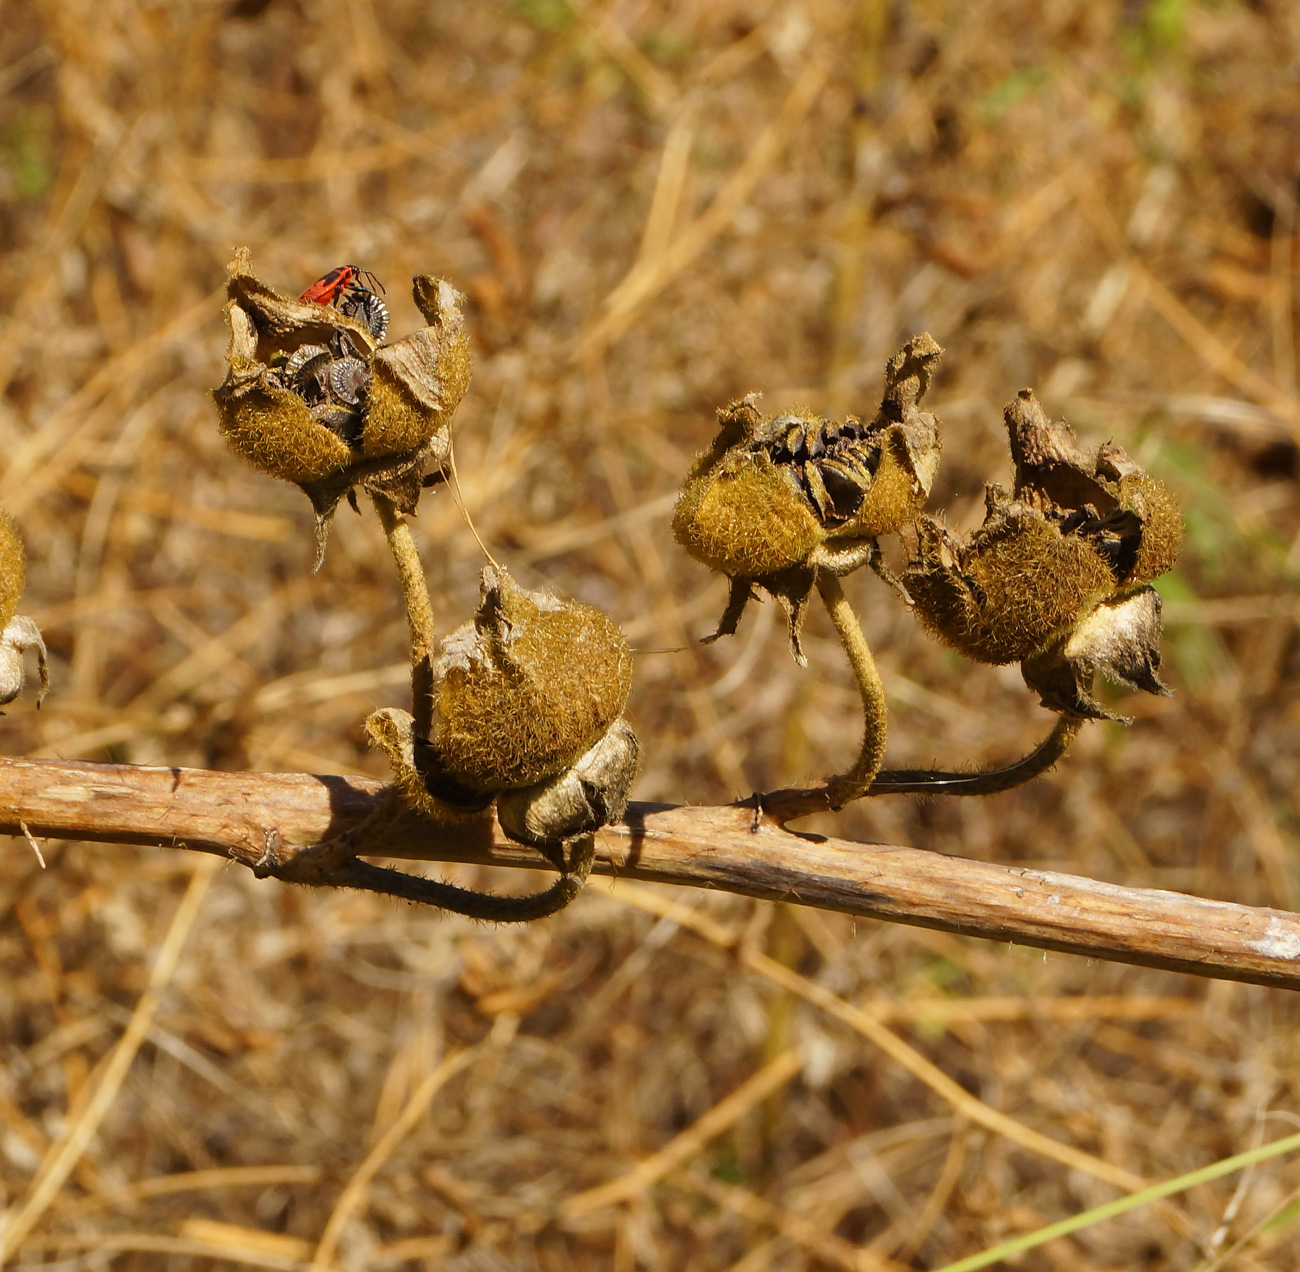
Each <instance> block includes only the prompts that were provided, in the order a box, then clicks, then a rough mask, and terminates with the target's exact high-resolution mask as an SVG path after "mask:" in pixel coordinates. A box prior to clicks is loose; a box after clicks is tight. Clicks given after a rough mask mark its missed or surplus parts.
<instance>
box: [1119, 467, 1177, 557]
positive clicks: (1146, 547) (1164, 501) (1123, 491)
mask: <svg viewBox="0 0 1300 1272" xmlns="http://www.w3.org/2000/svg"><path fill="white" fill-rule="evenodd" d="M1119 500H1120V505H1121V507H1124V508H1128V509H1131V510H1132V511H1133V512H1135V513H1137V515H1138V516H1139V517H1140V518H1141V519H1142V546H1141V547H1139V548H1138V553H1137V561H1136V562H1135V564H1134V566H1133V572H1132V573H1131V574H1130V575H1129V578H1128V579H1127V580H1126V582H1129V583H1150V582H1152V581H1154V580H1155V579H1158V578H1159V577H1160V576H1161V575H1162V574H1165V573H1166V572H1168V571H1169V570H1172V569H1173V567H1174V564H1175V562H1176V561H1177V560H1178V555H1179V553H1180V552H1181V551H1182V549H1183V514H1182V512H1181V511H1180V510H1179V507H1178V501H1177V500H1176V499H1175V498H1174V497H1173V495H1172V494H1170V493H1169V488H1168V487H1167V486H1166V485H1165V484H1164V482H1162V481H1157V480H1156V478H1154V477H1151V476H1148V475H1147V474H1146V473H1142V474H1140V475H1136V476H1132V477H1124V478H1122V479H1121V480H1120V484H1119Z"/></svg>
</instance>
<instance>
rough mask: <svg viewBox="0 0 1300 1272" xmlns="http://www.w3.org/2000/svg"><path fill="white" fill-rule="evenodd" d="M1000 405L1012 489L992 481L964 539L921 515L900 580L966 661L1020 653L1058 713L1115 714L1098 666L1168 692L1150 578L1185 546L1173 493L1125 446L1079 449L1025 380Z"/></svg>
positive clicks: (1005, 659)
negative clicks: (979, 519) (1100, 693)
mask: <svg viewBox="0 0 1300 1272" xmlns="http://www.w3.org/2000/svg"><path fill="white" fill-rule="evenodd" d="M1004 414H1005V420H1006V425H1007V431H1008V434H1009V436H1010V440H1011V455H1012V459H1013V460H1014V462H1015V467H1016V481H1015V490H1014V493H1013V494H1012V495H1008V493H1007V492H1006V491H1005V490H1003V489H1001V488H1000V487H998V486H996V485H991V486H989V488H988V493H987V496H986V511H985V518H984V524H983V525H982V526H981V527H980V528H979V529H978V530H976V531H975V532H974V533H973V534H972V535H970V537H969V538H968V539H966V540H964V541H963V540H962V539H960V538H959V537H958V536H957V535H955V534H953V533H952V532H951V531H949V530H948V529H947V528H946V527H945V526H943V525H942V524H941V523H939V522H938V521H936V520H934V519H933V518H931V517H924V518H922V519H921V520H920V521H919V523H918V526H917V534H916V544H915V548H914V550H913V553H912V560H911V563H910V565H909V568H908V570H907V573H906V574H905V575H904V578H903V582H904V585H905V586H906V588H907V590H908V593H909V594H910V595H911V597H912V599H913V601H914V603H915V612H916V614H917V617H918V618H919V619H920V620H921V622H922V624H923V625H924V626H925V627H926V628H927V629H928V630H930V631H931V632H932V633H933V634H934V635H936V636H938V637H939V638H940V639H941V640H943V641H944V642H946V643H947V644H949V645H951V646H952V647H953V648H954V649H957V650H958V651H960V652H961V653H963V654H965V655H966V656H967V657H969V658H973V659H975V660H977V661H979V662H987V663H1011V662H1019V663H1020V664H1021V669H1022V671H1023V674H1024V676H1025V679H1026V681H1027V682H1028V684H1029V685H1030V687H1031V688H1034V689H1036V690H1038V692H1039V693H1040V695H1041V696H1042V701H1043V705H1044V706H1046V707H1049V708H1051V709H1052V710H1055V711H1060V712H1064V713H1066V714H1070V715H1078V716H1086V717H1091V718H1109V717H1108V713H1107V712H1106V711H1104V710H1103V708H1102V707H1101V706H1100V704H1098V703H1097V702H1096V701H1095V700H1094V699H1093V698H1092V696H1091V685H1092V678H1093V674H1094V672H1096V671H1101V672H1103V673H1104V674H1106V675H1108V676H1109V677H1111V678H1112V679H1114V680H1118V681H1120V682H1121V683H1123V684H1126V685H1130V686H1132V687H1134V688H1138V689H1144V690H1146V691H1147V692H1149V693H1165V692H1167V690H1166V689H1165V687H1164V686H1163V685H1162V684H1161V683H1160V679H1159V676H1158V674H1157V673H1158V671H1159V667H1160V653H1159V639H1160V599H1159V597H1158V596H1157V595H1156V593H1155V592H1154V591H1153V590H1152V589H1151V588H1150V586H1149V584H1150V582H1151V581H1152V580H1153V579H1155V578H1156V577H1158V575H1160V574H1161V573H1163V572H1164V571H1166V570H1168V569H1169V568H1170V566H1172V565H1173V563H1174V561H1175V559H1176V558H1177V555H1178V551H1179V548H1180V547H1181V545H1182V518H1181V515H1180V514H1179V511H1178V505H1177V504H1176V502H1175V501H1174V499H1173V496H1172V495H1171V494H1170V493H1169V491H1168V490H1167V489H1166V488H1165V487H1164V485H1162V484H1161V483H1160V482H1159V481H1157V480H1156V479H1155V478H1153V477H1151V476H1150V475H1149V474H1147V473H1146V472H1145V470H1143V469H1142V468H1141V466H1140V465H1138V464H1136V463H1135V462H1134V461H1133V460H1131V459H1130V458H1129V457H1128V455H1127V454H1125V452H1124V451H1123V450H1122V449H1120V448H1119V447H1118V446H1114V445H1111V444H1110V443H1107V444H1105V445H1103V446H1100V447H1098V448H1097V449H1096V450H1095V451H1085V450H1082V449H1080V447H1079V446H1078V444H1077V442H1076V440H1075V436H1074V432H1073V430H1072V429H1071V428H1070V426H1069V425H1068V424H1066V423H1065V422H1064V421H1063V420H1057V421H1049V420H1048V419H1047V417H1046V416H1045V415H1044V413H1043V410H1042V407H1041V406H1040V405H1039V404H1038V402H1037V400H1036V399H1035V398H1034V395H1033V393H1032V392H1030V390H1028V389H1025V390H1023V391H1022V392H1021V393H1020V395H1019V396H1018V397H1017V398H1016V400H1015V401H1014V402H1012V403H1010V404H1009V405H1008V406H1007V408H1006V411H1005V413H1004Z"/></svg>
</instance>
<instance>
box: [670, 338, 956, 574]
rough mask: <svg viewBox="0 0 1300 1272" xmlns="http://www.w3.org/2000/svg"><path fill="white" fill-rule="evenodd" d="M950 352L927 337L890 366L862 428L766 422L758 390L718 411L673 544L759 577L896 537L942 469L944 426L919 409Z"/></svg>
mask: <svg viewBox="0 0 1300 1272" xmlns="http://www.w3.org/2000/svg"><path fill="white" fill-rule="evenodd" d="M942 353H943V350H942V349H940V347H939V345H938V344H937V342H936V341H935V340H934V338H933V337H932V336H931V335H930V334H929V332H922V333H921V334H920V335H919V336H913V337H912V339H911V340H909V341H908V342H907V343H906V344H905V345H904V346H903V348H902V349H900V350H899V352H898V353H896V354H895V355H894V356H893V357H892V358H891V359H890V360H889V363H888V364H887V365H886V368H885V390H884V395H883V397H882V400H881V404H880V409H879V410H878V411H877V413H876V417H875V419H874V420H873V421H872V422H871V423H870V424H869V425H866V426H865V427H864V426H863V425H862V423H861V421H860V420H859V419H858V418H857V417H856V416H850V417H849V418H848V419H847V420H846V421H845V422H844V424H842V425H835V424H832V423H831V422H830V421H829V420H826V419H823V418H821V417H820V416H817V415H815V414H813V413H812V412H810V411H793V412H787V413H784V414H781V415H769V416H763V415H761V414H760V413H759V411H758V407H757V405H756V401H757V398H756V395H751V396H750V397H747V398H744V399H742V400H741V401H738V402H733V403H731V405H730V406H727V407H726V408H724V409H723V410H721V411H719V412H718V423H719V429H718V434H717V436H716V437H715V438H714V440H713V445H712V446H710V448H709V449H708V450H707V451H705V452H703V453H702V454H701V455H700V456H699V457H698V458H697V460H696V461H695V464H694V466H693V467H692V469H691V472H690V474H689V476H688V477H687V478H686V482H685V484H684V485H683V487H682V493H681V495H680V497H679V498H678V500H677V507H676V508H675V510H674V512H673V535H674V537H675V538H676V539H677V542H678V543H680V544H681V545H682V547H684V548H685V549H686V551H687V552H689V553H690V554H691V556H693V557H694V558H695V559H696V560H697V561H699V562H701V563H702V564H704V565H707V566H708V567H709V568H710V569H714V570H718V571H720V572H722V573H723V574H727V575H729V576H730V577H732V578H744V579H756V580H762V579H763V578H765V577H767V576H770V575H772V574H776V573H777V572H779V571H781V570H788V569H790V568H791V567H793V566H799V565H803V564H804V563H805V562H806V561H807V560H808V557H809V554H810V553H812V552H813V551H814V550H815V549H816V548H817V547H818V546H819V545H820V544H822V543H825V542H827V541H828V540H832V539H862V538H876V537H877V536H879V535H884V534H895V533H897V532H898V530H899V529H901V528H902V526H904V525H905V524H907V523H908V522H910V521H911V520H912V519H913V518H914V517H915V516H916V514H917V513H918V512H919V511H920V510H921V508H922V507H923V506H924V504H925V500H926V496H927V495H928V494H929V493H930V487H931V485H932V484H933V481H934V473H935V469H936V468H937V466H938V457H939V429H938V424H939V422H938V420H937V419H936V418H935V417H934V416H933V415H931V414H929V413H928V412H924V411H921V410H920V409H919V407H918V403H919V402H920V399H921V397H922V396H923V395H924V394H925V392H926V390H927V389H928V388H929V386H930V380H931V378H932V376H933V373H934V369H935V366H936V365H937V364H938V360H939V357H940V356H941V355H942ZM832 482H834V483H835V485H834V487H833V488H831V486H830V483H832Z"/></svg>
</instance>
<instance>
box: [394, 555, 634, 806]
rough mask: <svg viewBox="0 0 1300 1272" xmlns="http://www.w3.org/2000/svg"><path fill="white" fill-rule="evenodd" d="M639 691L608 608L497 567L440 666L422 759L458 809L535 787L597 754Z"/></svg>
mask: <svg viewBox="0 0 1300 1272" xmlns="http://www.w3.org/2000/svg"><path fill="white" fill-rule="evenodd" d="M631 687H632V654H631V651H630V650H629V649H628V646H627V641H626V640H625V639H624V638H623V633H622V632H620V631H619V629H618V627H617V626H616V625H615V624H614V622H613V621H612V620H611V619H610V618H609V617H608V616H607V615H606V614H604V613H602V612H601V611H600V610H598V609H595V608H594V607H592V606H590V605H583V604H580V603H579V602H577V601H562V600H560V599H559V598H558V597H556V596H552V595H551V594H550V593H547V592H530V591H526V590H525V589H524V588H521V587H520V586H519V585H518V584H516V583H515V582H514V580H513V579H512V578H511V577H510V575H509V574H507V573H506V571H505V570H501V569H494V568H493V567H491V566H488V567H486V568H485V569H484V570H483V576H482V585H481V595H480V603H479V608H478V613H477V614H476V615H475V617H474V621H473V622H472V623H466V624H465V625H464V626H463V627H460V628H458V629H457V630H456V631H454V632H452V634H451V635H450V636H448V637H447V638H446V639H445V640H444V641H443V644H442V656H441V657H440V658H439V659H438V660H437V662H436V663H435V664H434V666H433V727H432V730H431V736H430V737H429V738H428V739H417V740H416V747H415V752H416V765H417V767H418V768H419V769H420V770H421V772H422V773H423V775H424V776H425V780H426V784H427V785H428V788H429V790H430V791H431V793H432V794H433V795H435V796H436V797H437V798H439V799H442V800H443V801H444V802H446V803H449V804H453V805H454V804H457V803H458V802H464V801H465V800H466V798H467V797H468V800H469V801H470V802H471V803H472V802H473V801H474V800H475V799H478V800H479V801H480V803H482V802H486V801H485V800H484V799H483V797H485V796H486V797H487V799H490V798H491V796H493V795H495V794H496V793H497V792H499V791H506V790H513V789H517V788H521V787H525V786H533V785H535V784H536V783H538V782H541V781H543V780H545V779H546V778H549V777H553V776H554V775H555V774H557V773H560V772H561V771H563V770H564V769H567V768H569V767H571V766H572V765H573V764H575V763H576V762H577V761H578V760H579V759H580V758H581V757H582V756H583V755H585V754H586V753H587V752H588V751H589V750H590V749H591V747H592V746H593V745H594V744H595V743H596V741H597V740H598V739H599V738H600V737H601V736H602V735H603V734H604V733H605V732H606V730H607V729H609V727H610V725H612V724H613V723H614V721H615V720H617V719H618V718H619V716H620V715H621V714H622V712H623V707H624V704H625V703H626V702H627V695H628V692H629V691H630V689H631Z"/></svg>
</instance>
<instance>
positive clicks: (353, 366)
mask: <svg viewBox="0 0 1300 1272" xmlns="http://www.w3.org/2000/svg"><path fill="white" fill-rule="evenodd" d="M369 382H370V371H369V368H367V366H366V364H365V363H364V362H362V361H361V359H360V358H339V359H338V360H337V361H336V362H334V363H333V364H332V365H331V367H330V376H329V385H330V392H331V393H333V395H334V396H335V397H336V398H338V400H339V401H340V402H346V403H347V404H348V405H349V406H356V405H357V403H358V402H360V401H361V395H362V393H364V392H365V388H366V385H367V384H368V383H369Z"/></svg>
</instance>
